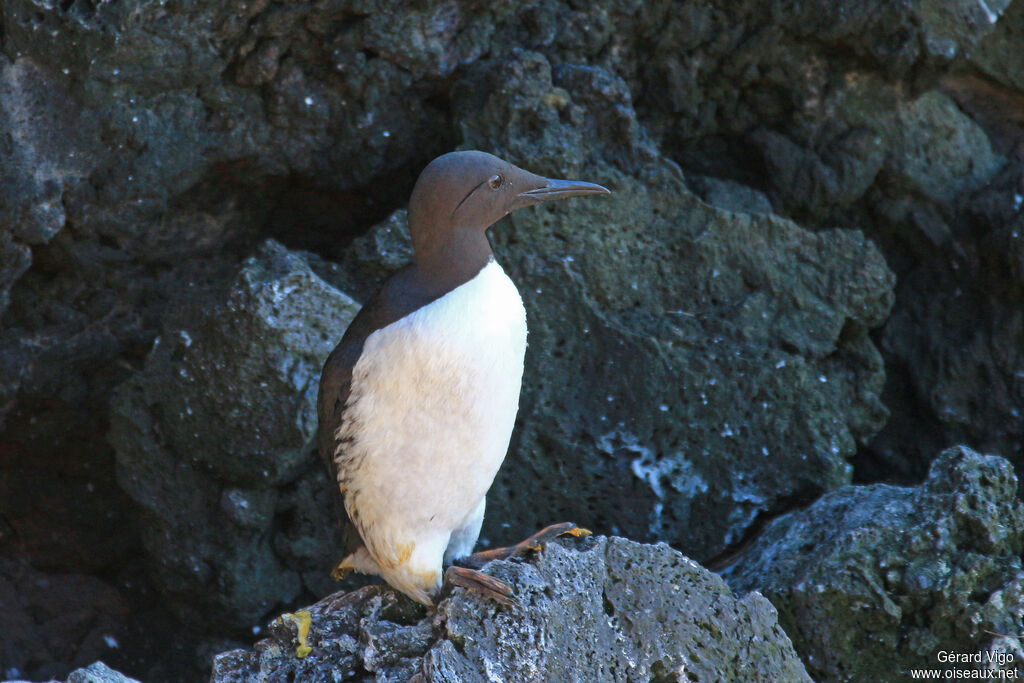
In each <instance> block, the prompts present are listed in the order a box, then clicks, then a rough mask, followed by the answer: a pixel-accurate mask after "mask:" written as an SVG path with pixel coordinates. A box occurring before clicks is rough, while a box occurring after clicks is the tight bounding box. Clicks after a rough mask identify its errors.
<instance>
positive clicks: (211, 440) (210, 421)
mask: <svg viewBox="0 0 1024 683" xmlns="http://www.w3.org/2000/svg"><path fill="white" fill-rule="evenodd" d="M355 310H356V307H355V304H354V303H353V302H352V301H351V299H348V298H347V297H345V296H344V295H343V294H341V293H340V292H338V291H337V290H334V289H333V288H331V287H329V286H328V285H327V284H325V283H324V282H323V281H322V280H320V278H318V277H317V276H316V275H314V274H313V273H312V272H311V271H310V269H309V266H308V265H307V264H306V262H305V261H303V260H302V259H301V258H299V257H298V256H296V255H294V254H292V253H290V252H288V251H287V250H286V249H284V248H283V247H281V246H280V245H278V244H276V243H274V242H268V243H266V244H265V245H264V246H263V247H262V248H261V249H260V251H259V252H258V254H257V256H255V257H253V258H251V259H248V260H247V261H246V262H245V263H244V264H243V266H242V268H241V270H240V271H239V274H238V276H237V278H236V279H235V281H234V282H233V283H232V285H231V287H230V290H229V291H227V292H224V291H222V290H219V289H218V290H214V291H212V292H192V293H191V296H188V297H183V305H182V308H181V309H180V310H178V311H176V312H175V313H174V314H173V315H172V316H170V317H169V318H168V319H167V321H166V323H165V325H166V326H165V330H164V333H163V334H162V335H161V337H159V338H158V340H157V342H156V343H155V344H154V348H153V351H152V352H151V354H150V356H149V358H148V359H147V362H146V367H145V369H144V370H143V371H142V372H140V373H139V374H138V375H136V376H135V377H133V378H132V379H131V380H129V381H128V382H126V383H125V384H124V385H122V386H121V387H120V388H119V389H118V391H117V394H116V396H115V399H114V408H113V410H114V413H113V417H112V421H111V432H110V440H111V442H112V443H113V444H114V446H115V448H116V450H117V458H118V470H117V474H118V481H119V482H120V484H121V486H122V487H123V488H124V489H125V490H126V491H127V492H128V494H129V495H130V496H132V497H133V498H134V499H135V500H136V501H138V502H139V503H141V504H142V506H143V508H145V510H146V515H145V517H144V518H143V520H142V521H141V526H142V532H143V539H144V542H145V544H146V549H147V551H148V553H149V561H150V564H151V566H152V568H153V570H154V572H155V577H156V581H157V585H158V587H159V588H160V590H161V591H162V592H164V593H165V595H166V596H167V597H168V598H169V599H170V600H171V603H172V605H173V606H174V607H175V608H176V609H177V610H178V612H179V613H180V614H182V615H185V616H188V617H192V618H195V619H199V618H200V615H204V614H205V615H206V617H205V618H207V619H212V620H213V622H212V623H214V624H232V625H236V626H245V625H247V624H250V623H251V622H253V621H254V620H256V619H258V618H260V617H261V616H262V615H263V614H265V613H266V612H267V611H268V610H269V609H271V608H272V607H273V606H275V605H277V604H279V603H281V602H283V601H287V600H290V599H293V598H294V597H296V595H297V594H298V592H299V590H300V588H301V578H300V575H299V572H300V571H301V570H302V569H303V567H302V566H301V562H300V561H299V560H297V559H296V558H297V557H301V558H302V559H308V555H309V553H310V552H312V553H314V555H315V556H316V559H318V560H320V565H321V566H320V570H321V571H322V572H324V573H325V572H326V571H327V569H326V568H327V566H328V564H329V562H330V558H323V557H320V555H319V554H318V553H319V552H327V553H329V552H330V550H331V547H337V546H336V545H335V546H331V545H330V543H329V541H327V542H323V543H320V544H314V545H313V548H307V549H306V550H305V556H304V557H303V551H302V548H303V546H304V545H305V546H308V545H309V542H308V541H307V542H306V543H305V544H303V543H302V537H301V534H302V533H303V531H307V532H308V531H309V527H310V526H312V527H313V528H315V529H316V530H317V534H318V536H319V537H326V539H330V537H331V530H332V529H333V528H334V526H335V525H334V523H333V522H332V521H330V513H331V509H332V508H331V500H330V497H329V485H328V484H327V481H326V477H325V476H324V475H323V473H322V472H321V471H320V468H319V467H318V466H319V462H316V463H312V462H311V460H312V455H311V450H310V448H309V447H307V445H308V444H310V443H311V442H310V440H311V439H312V438H313V436H314V434H315V431H316V410H315V407H314V405H315V400H316V390H317V383H318V381H319V376H320V367H321V366H322V364H323V360H324V358H326V356H327V354H328V353H329V352H330V350H331V348H333V345H334V343H335V340H336V339H337V338H338V337H340V335H341V333H342V331H343V330H344V327H345V325H346V324H347V323H348V321H349V320H350V319H351V316H352V315H353V314H354V313H355ZM311 465H314V467H312V468H311V467H310V466H311ZM307 479H309V480H310V481H308V482H307V481H306V480H307ZM296 508H298V509H296ZM278 515H281V516H280V517H278ZM309 515H312V516H313V519H314V520H316V522H315V523H313V524H310V523H307V522H304V521H303V520H304V519H306V518H307V517H308V516H309ZM278 530H283V531H284V533H285V534H286V535H287V536H288V538H287V540H284V541H281V542H280V543H278V541H277V540H276V539H275V538H274V532H275V531H278ZM320 547H322V548H323V550H319V548H320ZM285 558H287V559H290V560H294V562H293V563H292V564H291V565H290V566H286V563H285V562H284V560H285Z"/></svg>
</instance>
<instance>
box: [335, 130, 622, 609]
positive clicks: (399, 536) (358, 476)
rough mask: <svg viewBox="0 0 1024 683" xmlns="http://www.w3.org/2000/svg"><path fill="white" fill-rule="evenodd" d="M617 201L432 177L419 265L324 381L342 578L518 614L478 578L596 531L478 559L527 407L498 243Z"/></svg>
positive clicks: (376, 304)
mask: <svg viewBox="0 0 1024 683" xmlns="http://www.w3.org/2000/svg"><path fill="white" fill-rule="evenodd" d="M608 193H609V190H607V189H606V188H604V187H602V186H601V185H597V184H594V183H589V182H583V181H577V180H559V179H550V178H545V177H542V176H540V175H536V174H534V173H531V172H529V171H525V170H523V169H521V168H519V167H517V166H515V165H513V164H511V163H509V162H507V161H504V160H502V159H500V158H498V157H496V156H494V155H492V154H489V153H486V152H481V151H475V150H471V151H456V152H450V153H447V154H444V155H442V156H440V157H437V158H436V159H434V160H433V161H431V162H430V163H429V164H428V165H427V166H426V168H424V170H423V171H422V173H421V174H420V176H419V178H418V179H417V181H416V184H415V185H414V187H413V191H412V195H411V197H410V199H409V207H408V220H409V233H410V236H411V238H412V250H413V257H412V261H411V262H410V263H409V264H408V265H406V266H405V267H403V268H402V269H401V270H399V271H397V272H396V273H395V274H393V275H392V276H391V277H390V278H388V279H387V280H386V281H385V282H384V284H383V285H382V286H381V288H380V290H379V291H377V293H376V294H374V295H373V296H372V297H370V299H369V300H368V301H367V302H366V304H365V305H364V306H363V307H362V308H361V309H360V311H359V312H358V313H357V314H356V316H355V317H354V318H353V320H352V322H351V323H350V324H349V327H348V328H347V329H346V331H345V333H344V335H343V336H342V338H341V341H340V342H339V343H338V345H337V347H335V349H334V350H333V351H332V352H331V354H330V355H329V356H328V358H327V360H326V362H325V363H324V367H323V372H322V374H321V377H320V386H319V392H318V397H317V414H318V419H319V426H318V449H319V451H320V454H321V457H322V458H323V459H324V461H325V463H326V465H327V468H328V471H329V472H330V474H331V478H332V480H333V485H336V486H337V491H338V492H340V494H341V496H342V499H343V506H342V507H343V515H342V517H343V520H342V523H343V527H344V534H343V536H344V546H345V547H344V553H345V554H344V557H343V559H342V560H341V562H339V563H338V565H337V567H336V568H335V570H334V572H332V576H334V577H335V578H339V577H340V576H343V575H345V574H347V573H348V572H351V571H355V572H358V573H363V574H372V575H377V576H380V577H381V578H383V579H384V580H385V581H386V582H387V583H388V584H389V585H391V586H392V587H394V588H395V589H397V590H399V591H400V592H402V593H404V594H405V595H407V596H409V597H410V598H412V599H413V600H415V601H416V602H419V603H422V604H424V605H427V606H432V605H434V604H435V600H436V599H437V598H438V595H439V594H440V593H441V592H442V585H443V583H445V582H448V583H451V584H453V585H459V586H463V587H465V588H468V589H470V590H474V591H477V592H478V593H481V594H483V595H485V596H488V597H491V598H493V599H495V600H497V601H499V602H503V603H506V604H513V603H514V598H513V596H512V590H511V588H510V587H509V586H508V585H507V584H505V583H504V582H503V581H500V580H498V579H496V578H494V577H490V576H487V575H485V574H483V573H482V572H480V571H479V570H478V569H477V568H475V567H482V566H483V564H485V563H486V561H488V560H489V559H493V558H495V557H507V556H508V555H510V554H514V553H517V552H519V551H522V550H523V549H525V548H536V547H538V546H539V545H541V544H542V543H543V542H544V541H545V540H547V539H549V538H551V537H552V536H554V535H558V534H561V533H565V532H569V533H577V534H578V535H582V534H583V533H584V530H582V529H579V530H578V527H576V526H575V525H574V524H572V523H568V522H566V523H562V524H556V525H552V526H551V527H548V528H547V529H544V530H542V531H540V532H538V533H537V534H534V536H531V537H530V538H529V539H526V540H525V541H523V542H521V543H519V544H516V545H515V546H510V547H509V548H502V549H495V550H490V551H484V552H483V553H477V554H476V555H473V554H472V550H473V547H474V545H475V544H476V542H477V539H478V537H479V535H480V528H481V525H482V523H483V518H484V510H485V507H486V494H487V491H488V490H489V489H490V487H491V484H492V482H493V481H494V477H495V475H496V474H497V472H498V469H499V468H500V466H501V464H502V462H503V461H504V459H505V455H506V452H507V450H508V446H509V442H510V439H511V434H512V431H513V426H514V423H515V418H516V413H517V412H518V409H519V393H520V387H521V384H522V377H523V367H524V366H523V363H524V358H525V353H526V334H527V329H526V311H525V308H524V306H523V301H522V298H521V297H520V295H519V291H518V290H517V289H516V286H515V284H514V283H513V282H512V280H511V279H510V278H509V277H508V275H506V274H505V271H504V270H503V269H502V268H501V266H500V265H498V263H497V261H495V258H494V252H493V251H492V249H491V245H490V242H489V240H488V236H487V231H488V229H489V228H490V227H491V226H492V225H493V224H494V223H496V222H497V221H499V220H500V219H501V218H503V217H504V216H506V215H508V214H510V213H512V212H513V211H517V210H519V209H522V208H525V207H528V206H531V205H534V204H538V203H540V202H547V201H552V200H558V199H563V198H566V197H575V196H584V195H595V194H608ZM577 530H578V531H577ZM587 533H589V532H587ZM445 567H447V568H448V570H447V571H445Z"/></svg>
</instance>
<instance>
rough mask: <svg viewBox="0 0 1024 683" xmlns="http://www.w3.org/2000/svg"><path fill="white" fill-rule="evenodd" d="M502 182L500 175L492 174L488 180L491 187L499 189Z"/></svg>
mask: <svg viewBox="0 0 1024 683" xmlns="http://www.w3.org/2000/svg"><path fill="white" fill-rule="evenodd" d="M501 183H502V177H501V176H500V175H492V176H491V177H490V179H489V180H488V181H487V184H488V185H489V186H490V187H491V189H492V190H497V189H498V188H499V187H501Z"/></svg>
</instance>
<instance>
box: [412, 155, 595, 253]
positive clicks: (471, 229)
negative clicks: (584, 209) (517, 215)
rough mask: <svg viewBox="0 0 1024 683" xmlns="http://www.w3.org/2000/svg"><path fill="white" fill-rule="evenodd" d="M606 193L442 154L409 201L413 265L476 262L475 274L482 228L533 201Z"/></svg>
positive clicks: (488, 159)
mask: <svg viewBox="0 0 1024 683" xmlns="http://www.w3.org/2000/svg"><path fill="white" fill-rule="evenodd" d="M607 193H608V190H606V189H605V188H603V187H601V186H600V185H595V184H593V183H585V182H583V181H578V180H552V179H549V178H544V177H541V176H539V175H536V174H534V173H530V172H529V171H524V170H523V169H521V168H518V167H516V166H513V165H512V164H510V163H508V162H507V161H503V160H501V159H499V158H498V157H496V156H494V155H493V154H487V153H486V152H476V151H466V152H451V153H449V154H445V155H443V156H440V157H438V158H436V159H434V160H433V161H432V162H430V164H429V165H428V166H427V167H426V168H425V169H423V173H421V174H420V177H419V180H417V181H416V187H414V188H413V191H412V198H411V199H410V200H409V231H410V233H411V234H412V245H413V252H414V255H415V256H414V258H415V260H416V264H417V265H418V266H420V267H442V264H444V263H448V264H449V266H448V267H451V266H453V265H454V267H455V268H458V269H460V270H461V267H460V266H458V265H455V263H457V262H463V261H465V260H467V259H468V260H471V261H473V262H478V261H480V259H481V258H482V259H483V261H482V262H480V263H479V265H478V266H476V267H477V270H479V268H480V267H482V266H483V263H486V260H487V258H489V256H490V253H491V251H490V245H489V244H488V243H487V237H486V234H485V233H486V232H487V228H489V227H491V226H492V225H494V223H496V222H497V221H499V220H500V219H501V218H503V217H504V216H506V215H508V214H510V213H512V212H513V211H515V210H516V209H521V208H523V207H525V206H530V205H532V204H537V203H538V202H544V201H550V200H552V199H562V198H565V197H576V196H579V195H587V194H607ZM467 265H468V264H467Z"/></svg>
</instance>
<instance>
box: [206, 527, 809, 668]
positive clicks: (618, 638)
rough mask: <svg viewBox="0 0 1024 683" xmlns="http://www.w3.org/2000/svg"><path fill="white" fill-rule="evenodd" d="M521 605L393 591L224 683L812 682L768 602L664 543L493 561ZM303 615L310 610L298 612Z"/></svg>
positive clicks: (619, 542)
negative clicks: (419, 597) (304, 651)
mask: <svg viewBox="0 0 1024 683" xmlns="http://www.w3.org/2000/svg"><path fill="white" fill-rule="evenodd" d="M487 571H488V573H491V574H493V575H494V576H496V577H498V578H500V579H502V580H504V581H507V582H509V583H510V584H511V585H512V586H513V587H514V589H515V591H516V596H517V599H518V600H519V602H520V606H519V607H513V608H504V607H498V606H497V605H496V604H495V603H493V602H489V601H487V600H484V599H483V598H481V597H480V596H478V595H474V594H468V593H466V592H465V591H464V590H463V589H461V588H459V589H455V591H454V592H453V594H452V595H451V596H450V597H449V598H447V599H445V600H443V601H442V602H441V603H440V604H439V605H438V609H437V612H436V613H434V614H425V613H424V610H423V608H422V607H420V606H418V605H414V604H413V603H411V602H410V601H409V600H407V599H405V598H404V597H402V596H400V595H398V594H397V593H395V592H394V591H393V590H391V589H381V588H376V587H368V588H364V589H361V590H360V591H357V592H354V593H349V594H342V593H338V594H335V595H332V596H330V597H328V598H326V599H324V600H322V601H321V602H319V603H317V604H315V605H313V606H311V607H309V608H307V612H308V615H309V616H310V618H311V625H310V627H309V633H308V639H307V640H306V642H305V643H301V644H306V645H308V646H309V647H310V648H311V650H310V652H309V654H308V655H306V656H304V657H302V658H299V657H297V656H296V653H297V649H298V646H299V645H300V643H298V642H297V640H296V633H297V631H296V627H295V625H294V617H288V618H287V619H284V618H280V619H278V620H276V621H275V622H274V623H273V624H272V625H271V627H270V637H269V638H267V639H266V640H263V641H260V642H259V643H257V644H256V646H255V648H254V649H253V650H236V651H232V652H226V653H224V654H221V655H219V656H218V657H217V658H216V660H215V661H214V671H213V677H212V680H213V681H217V682H219V683H227V682H229V681H238V682H241V681H267V682H270V681H288V680H307V681H349V680H351V681H357V680H358V681H362V680H371V679H372V680H378V681H394V682H397V681H409V680H416V681H421V682H423V683H426V682H427V681H452V682H453V683H454V682H455V681H460V682H467V683H468V682H470V681H493V680H507V681H522V682H524V683H525V682H527V681H538V682H539V681H593V682H594V683H602V682H604V681H641V680H642V681H662V680H664V681H668V680H677V679H678V680H688V681H722V680H738V679H743V680H755V681H809V680H810V679H809V678H808V676H807V674H806V672H805V671H804V669H803V666H802V665H801V664H800V662H799V661H798V660H797V658H796V656H795V654H794V653H793V651H792V646H791V645H790V643H789V640H788V639H787V638H786V635H785V633H783V632H782V630H781V629H780V628H779V627H778V624H777V623H776V615H775V610H774V609H773V608H772V606H771V605H770V604H769V603H768V601H767V600H765V599H764V598H763V597H761V596H760V595H758V594H757V593H750V594H748V595H746V596H744V597H743V598H737V597H735V596H734V595H732V594H731V593H730V592H729V589H728V588H727V587H726V586H725V584H724V583H723V582H722V581H721V579H719V578H718V577H717V576H715V575H714V574H711V573H709V572H707V571H706V570H704V569H702V568H701V567H699V566H698V565H697V564H695V563H694V562H692V561H691V560H689V559H687V558H685V557H683V556H682V555H680V554H679V553H678V552H676V551H674V550H671V549H669V548H668V547H667V546H665V545H663V544H659V545H654V546H647V545H640V544H637V543H634V542H631V541H627V540H625V539H621V538H596V539H591V540H588V541H585V542H582V543H580V544H578V545H576V548H575V549H570V548H568V547H565V546H562V545H561V544H560V543H553V544H551V545H549V546H548V547H547V548H546V549H545V550H543V551H542V552H541V553H540V554H539V556H538V557H537V558H536V559H533V560H531V561H529V562H521V561H508V562H493V563H491V564H490V565H489V566H488V569H487ZM298 615H301V612H300V613H298Z"/></svg>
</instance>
